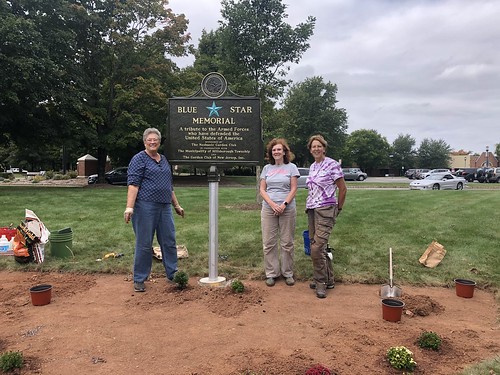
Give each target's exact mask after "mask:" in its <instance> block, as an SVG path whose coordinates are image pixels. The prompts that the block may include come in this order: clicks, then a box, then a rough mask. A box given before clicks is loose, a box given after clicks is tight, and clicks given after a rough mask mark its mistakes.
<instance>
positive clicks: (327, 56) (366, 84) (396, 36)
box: [169, 0, 500, 153]
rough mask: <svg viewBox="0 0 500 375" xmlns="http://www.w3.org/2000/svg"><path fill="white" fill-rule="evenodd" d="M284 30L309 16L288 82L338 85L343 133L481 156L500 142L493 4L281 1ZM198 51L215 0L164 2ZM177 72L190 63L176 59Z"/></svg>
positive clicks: (213, 19)
mask: <svg viewBox="0 0 500 375" xmlns="http://www.w3.org/2000/svg"><path fill="white" fill-rule="evenodd" d="M284 3H285V4H287V5H288V8H287V14H288V19H287V22H288V23H289V24H290V25H292V26H295V25H297V24H298V23H300V22H304V21H305V20H306V19H307V16H314V17H316V27H315V31H314V35H313V37H312V38H311V39H310V45H311V47H310V49H309V50H308V51H307V52H306V53H305V54H304V56H303V58H302V60H301V62H300V63H299V64H295V65H292V66H291V72H290V75H289V77H288V78H289V79H291V80H293V81H294V82H301V81H303V80H304V79H306V78H308V77H313V76H321V77H323V80H324V81H325V82H331V83H334V84H337V86H338V94H337V99H338V101H339V102H338V103H337V105H338V106H339V107H341V108H345V109H346V111H347V113H348V115H349V123H348V132H349V133H350V132H352V131H354V130H358V129H374V130H376V131H378V132H379V133H380V134H381V135H382V136H384V137H386V138H387V140H388V141H389V143H392V142H393V141H394V139H396V137H397V136H398V135H399V134H405V135H406V134H410V135H411V136H412V137H414V138H415V140H416V146H417V147H418V146H419V145H420V142H421V141H422V140H423V139H425V138H428V139H433V140H444V141H445V142H446V143H447V144H449V145H450V146H451V148H452V149H453V150H460V149H463V150H466V151H472V152H478V153H481V152H483V151H485V149H486V146H489V149H490V150H494V148H495V145H496V144H497V143H500V21H499V20H500V1H498V0H284ZM169 4H170V7H171V8H172V11H173V12H174V13H177V14H179V13H184V14H185V15H186V17H187V19H188V20H189V29H188V31H189V32H190V33H191V35H192V38H193V40H192V42H193V44H195V46H197V45H198V39H199V37H200V36H201V31H202V30H203V29H205V30H207V31H210V30H213V29H216V28H217V27H218V23H217V21H218V20H219V19H220V2H219V1H218V0H170V1H169ZM176 61H177V63H178V64H179V66H181V67H182V66H186V65H189V64H192V62H193V58H192V57H191V58H185V59H181V60H176Z"/></svg>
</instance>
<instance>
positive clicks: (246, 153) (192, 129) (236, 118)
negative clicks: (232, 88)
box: [167, 97, 263, 166]
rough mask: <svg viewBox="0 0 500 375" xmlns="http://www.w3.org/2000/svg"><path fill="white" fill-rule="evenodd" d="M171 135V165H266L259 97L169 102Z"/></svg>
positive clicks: (169, 146) (169, 153)
mask: <svg viewBox="0 0 500 375" xmlns="http://www.w3.org/2000/svg"><path fill="white" fill-rule="evenodd" d="M167 133H168V134H167V156H168V159H169V161H170V163H171V164H191V165H206V166H211V165H215V166H230V165H258V164H260V163H261V162H262V155H263V143H262V122H261V118H260V100H259V99H258V98H240V97H235V98H231V97H229V98H228V97H219V98H204V97H189V98H173V99H169V116H168V127H167Z"/></svg>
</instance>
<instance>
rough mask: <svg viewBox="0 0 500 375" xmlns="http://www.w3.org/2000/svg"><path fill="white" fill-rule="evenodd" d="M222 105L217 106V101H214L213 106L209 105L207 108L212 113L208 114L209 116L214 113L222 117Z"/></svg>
mask: <svg viewBox="0 0 500 375" xmlns="http://www.w3.org/2000/svg"><path fill="white" fill-rule="evenodd" d="M221 108H222V107H217V106H216V105H215V102H212V106H211V107H207V109H209V110H210V113H209V114H208V117H212V116H213V115H215V116H217V117H220V116H219V109H221Z"/></svg>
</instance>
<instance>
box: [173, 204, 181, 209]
mask: <svg viewBox="0 0 500 375" xmlns="http://www.w3.org/2000/svg"><path fill="white" fill-rule="evenodd" d="M174 208H182V207H181V205H180V204H176V205H175V206H174Z"/></svg>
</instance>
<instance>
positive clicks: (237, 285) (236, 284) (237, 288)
mask: <svg viewBox="0 0 500 375" xmlns="http://www.w3.org/2000/svg"><path fill="white" fill-rule="evenodd" d="M231 289H232V290H233V292H236V293H243V292H244V291H245V285H243V282H241V281H240V280H238V279H236V280H233V282H232V283H231Z"/></svg>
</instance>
